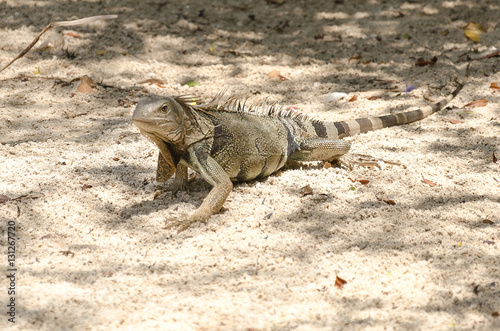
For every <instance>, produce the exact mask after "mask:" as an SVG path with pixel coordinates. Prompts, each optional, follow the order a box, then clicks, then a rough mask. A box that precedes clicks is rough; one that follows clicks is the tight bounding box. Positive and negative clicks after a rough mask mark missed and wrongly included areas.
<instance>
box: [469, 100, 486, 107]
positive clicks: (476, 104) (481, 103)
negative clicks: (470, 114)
mask: <svg viewBox="0 0 500 331" xmlns="http://www.w3.org/2000/svg"><path fill="white" fill-rule="evenodd" d="M487 104H488V101H487V100H486V99H479V100H476V101H472V102H469V103H468V104H466V105H465V106H464V107H469V108H474V107H484V106H486V105H487Z"/></svg>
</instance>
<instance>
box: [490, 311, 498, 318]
mask: <svg viewBox="0 0 500 331" xmlns="http://www.w3.org/2000/svg"><path fill="white" fill-rule="evenodd" d="M499 315H500V314H499V313H498V311H494V312H492V313H491V316H493V317H498V316H499Z"/></svg>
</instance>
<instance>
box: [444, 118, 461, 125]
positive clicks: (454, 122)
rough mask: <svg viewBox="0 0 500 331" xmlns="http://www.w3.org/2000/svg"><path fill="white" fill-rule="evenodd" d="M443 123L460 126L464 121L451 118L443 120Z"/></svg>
mask: <svg viewBox="0 0 500 331" xmlns="http://www.w3.org/2000/svg"><path fill="white" fill-rule="evenodd" d="M443 121H445V122H448V123H451V124H461V123H463V122H464V121H461V120H455V119H452V118H443Z"/></svg>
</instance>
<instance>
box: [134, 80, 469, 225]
mask: <svg viewBox="0 0 500 331" xmlns="http://www.w3.org/2000/svg"><path fill="white" fill-rule="evenodd" d="M462 87H463V84H459V85H458V87H457V88H456V89H455V90H454V91H453V92H452V93H451V94H450V95H448V96H447V97H446V98H445V99H443V100H442V101H440V102H438V103H436V104H433V105H430V106H427V107H424V108H422V109H418V110H412V111H408V112H403V113H399V114H395V115H385V116H380V117H367V118H361V119H356V120H349V121H340V122H322V121H318V120H314V119H309V118H307V117H306V116H303V115H297V114H293V113H291V112H290V111H285V110H282V109H277V108H276V107H274V106H271V107H266V106H265V105H262V106H260V107H259V106H258V107H249V108H247V107H245V106H244V104H242V103H241V102H240V101H238V100H235V99H229V100H228V101H226V102H223V103H217V102H215V101H212V102H211V103H208V104H201V105H196V106H193V105H190V104H189V103H190V102H192V98H188V97H167V98H164V99H147V100H143V101H141V102H140V103H139V104H138V105H137V107H136V109H135V110H134V115H133V122H134V124H135V125H136V126H137V127H138V128H139V129H140V130H141V132H142V133H143V134H144V135H146V136H147V137H149V138H150V139H151V140H152V141H153V142H154V143H155V144H156V145H157V146H158V148H159V149H160V154H159V158H158V169H157V176H156V177H157V180H158V181H160V182H164V181H167V180H168V179H170V178H171V177H172V176H173V175H174V173H175V179H174V182H173V185H172V188H171V190H172V193H173V194H175V193H176V192H177V191H178V190H181V189H185V188H187V180H188V173H187V168H191V169H193V170H194V171H196V172H197V173H199V174H200V175H201V176H202V177H203V178H204V179H205V180H206V181H207V182H208V183H210V184H211V185H212V186H213V188H212V190H211V191H210V193H209V194H208V196H207V197H206V198H205V199H204V200H203V203H202V204H201V206H200V207H199V208H198V209H197V210H196V212H195V213H194V214H193V215H191V216H190V217H183V218H181V219H178V220H173V221H171V222H169V223H168V224H167V228H172V227H177V228H178V230H179V231H182V230H184V229H186V228H188V227H189V226H190V225H191V224H193V223H196V222H205V221H206V220H207V219H208V218H209V217H210V216H211V215H213V214H215V213H217V212H218V211H219V210H220V209H221V208H222V205H223V204H224V202H225V201H226V198H227V196H228V195H229V193H231V190H232V188H233V184H232V182H237V181H248V180H252V179H255V178H262V177H266V176H269V175H271V174H272V173H274V172H276V171H277V170H279V169H280V168H282V167H283V166H284V165H285V164H286V163H287V162H290V161H330V162H332V161H335V160H338V159H339V158H340V157H341V156H342V155H344V154H345V153H347V152H348V151H349V148H350V145H349V143H348V142H347V141H345V140H342V139H341V138H343V137H346V136H352V135H355V134H357V133H365V132H368V131H372V130H379V129H383V128H386V127H390V126H395V125H404V124H408V123H412V122H415V121H419V120H421V119H423V118H425V117H427V116H429V115H431V114H433V113H435V112H437V111H439V110H441V109H443V108H444V107H445V106H446V105H447V104H448V103H449V102H450V101H451V100H452V99H453V98H454V97H455V96H456V95H457V94H458V93H459V92H460V90H461V89H462Z"/></svg>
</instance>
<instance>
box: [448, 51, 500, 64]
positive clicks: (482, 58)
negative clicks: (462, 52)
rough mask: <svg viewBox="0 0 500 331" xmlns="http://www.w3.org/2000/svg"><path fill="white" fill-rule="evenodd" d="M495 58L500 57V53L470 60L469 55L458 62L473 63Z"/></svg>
mask: <svg viewBox="0 0 500 331" xmlns="http://www.w3.org/2000/svg"><path fill="white" fill-rule="evenodd" d="M495 56H500V51H496V52H493V53H490V54H486V55H484V56H480V57H476V58H470V57H469V55H467V56H466V57H465V58H462V59H459V60H458V61H457V62H465V61H468V62H472V61H481V60H484V59H489V58H490V57H495Z"/></svg>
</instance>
